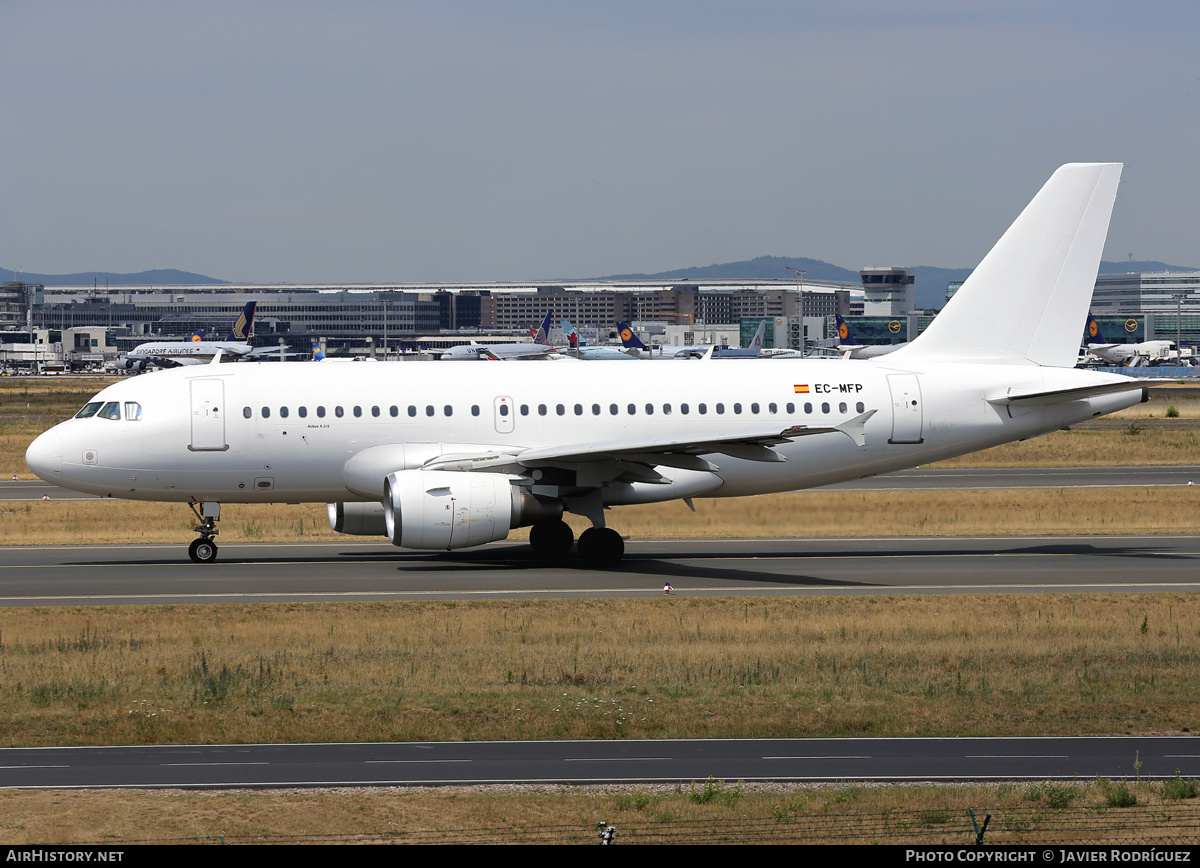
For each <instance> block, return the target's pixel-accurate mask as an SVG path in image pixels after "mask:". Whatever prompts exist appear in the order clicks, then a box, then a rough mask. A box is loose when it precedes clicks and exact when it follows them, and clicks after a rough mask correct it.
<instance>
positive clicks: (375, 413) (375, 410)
mask: <svg viewBox="0 0 1200 868" xmlns="http://www.w3.org/2000/svg"><path fill="white" fill-rule="evenodd" d="M371 415H372V416H374V417H375V418H376V419H378V418H379V408H378V407H372V408H371Z"/></svg>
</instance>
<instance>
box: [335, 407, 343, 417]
mask: <svg viewBox="0 0 1200 868" xmlns="http://www.w3.org/2000/svg"><path fill="white" fill-rule="evenodd" d="M333 415H335V416H337V417H338V418H339V419H341V418H342V417H343V416H345V415H346V411H345V410H343V409H342V408H341V407H334V408H333Z"/></svg>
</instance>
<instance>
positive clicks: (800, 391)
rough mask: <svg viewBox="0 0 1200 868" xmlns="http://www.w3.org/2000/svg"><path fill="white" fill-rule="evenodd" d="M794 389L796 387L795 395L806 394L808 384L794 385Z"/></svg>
mask: <svg viewBox="0 0 1200 868" xmlns="http://www.w3.org/2000/svg"><path fill="white" fill-rule="evenodd" d="M795 389H796V394H797V395H807V394H808V386H796V387H795Z"/></svg>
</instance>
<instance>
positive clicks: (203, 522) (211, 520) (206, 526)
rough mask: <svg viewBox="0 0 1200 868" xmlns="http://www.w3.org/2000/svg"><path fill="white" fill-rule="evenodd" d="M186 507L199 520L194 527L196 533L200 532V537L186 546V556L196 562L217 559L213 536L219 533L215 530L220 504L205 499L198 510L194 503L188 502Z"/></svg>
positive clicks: (206, 562)
mask: <svg viewBox="0 0 1200 868" xmlns="http://www.w3.org/2000/svg"><path fill="white" fill-rule="evenodd" d="M188 508H189V509H191V511H192V513H193V514H195V516H196V519H197V521H199V522H200V523H199V524H198V525H196V527H195V528H194V529H195V531H196V533H198V534H200V539H197V540H192V544H191V545H190V546H188V557H190V558H191V559H192V560H193V561H195V562H196V563H198V564H211V563H212V562H213V561H215V560H216V559H217V544H216V543H215V542H214V541H213V537H215V536H216V535H217V534H219V533H220V531H219V530H217V521H218V520H219V519H220V518H221V504H219V503H216V502H214V501H205V502H204V503H201V504H200V509H199V510H197V509H196V504H194V503H189V504H188Z"/></svg>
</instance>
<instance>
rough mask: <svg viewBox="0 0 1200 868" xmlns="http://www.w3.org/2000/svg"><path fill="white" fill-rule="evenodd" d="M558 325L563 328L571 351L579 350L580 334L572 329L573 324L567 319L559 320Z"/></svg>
mask: <svg viewBox="0 0 1200 868" xmlns="http://www.w3.org/2000/svg"><path fill="white" fill-rule="evenodd" d="M558 323H559V325H561V326H562V330H563V336H564V337H565V338H566V341H567V344H568V345H569V346H570V347H571V349H578V348H579V332H577V331H575V329H573V328H571V324H570V323H569V322H567V321H566V320H565V319H563V320H559V321H558Z"/></svg>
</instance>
